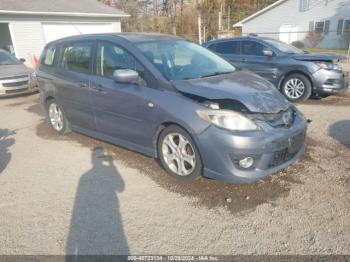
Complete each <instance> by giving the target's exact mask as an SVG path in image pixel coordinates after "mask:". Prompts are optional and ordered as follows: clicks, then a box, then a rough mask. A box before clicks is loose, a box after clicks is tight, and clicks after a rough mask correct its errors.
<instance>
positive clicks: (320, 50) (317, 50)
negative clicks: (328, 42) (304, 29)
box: [304, 48, 348, 56]
mask: <svg viewBox="0 0 350 262" xmlns="http://www.w3.org/2000/svg"><path fill="white" fill-rule="evenodd" d="M304 50H305V51H308V52H310V53H327V54H338V55H345V56H346V55H348V50H346V49H323V48H305V49H304Z"/></svg>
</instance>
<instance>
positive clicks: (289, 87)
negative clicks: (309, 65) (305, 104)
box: [284, 78, 305, 99]
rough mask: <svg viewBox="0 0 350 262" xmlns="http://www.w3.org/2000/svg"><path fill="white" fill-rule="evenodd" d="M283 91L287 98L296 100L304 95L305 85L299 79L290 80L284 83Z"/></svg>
mask: <svg viewBox="0 0 350 262" xmlns="http://www.w3.org/2000/svg"><path fill="white" fill-rule="evenodd" d="M284 90H285V93H286V95H287V96H288V97H289V98H292V99H298V98H300V97H301V96H302V95H303V94H304V91H305V85H304V83H303V81H301V80H300V79H299V78H291V79H289V80H288V81H287V82H286V84H285V86H284Z"/></svg>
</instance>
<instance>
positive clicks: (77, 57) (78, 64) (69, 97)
mask: <svg viewBox="0 0 350 262" xmlns="http://www.w3.org/2000/svg"><path fill="white" fill-rule="evenodd" d="M92 45H93V43H92V42H78V43H74V44H67V45H65V46H63V48H62V56H61V57H62V58H61V59H60V62H59V66H58V68H56V70H55V77H54V79H53V81H54V85H55V86H56V88H57V98H58V99H59V100H60V102H61V103H62V106H63V110H64V111H65V113H66V115H67V118H68V120H69V121H70V122H71V124H73V125H77V126H79V127H82V128H85V129H91V130H94V129H95V122H94V116H93V111H92V106H91V103H90V89H89V87H90V68H91V64H90V61H91V55H92Z"/></svg>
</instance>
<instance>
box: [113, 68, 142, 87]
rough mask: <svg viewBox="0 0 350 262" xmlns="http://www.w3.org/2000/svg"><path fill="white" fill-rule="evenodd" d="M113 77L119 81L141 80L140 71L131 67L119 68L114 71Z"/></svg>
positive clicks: (135, 81) (131, 82)
mask: <svg viewBox="0 0 350 262" xmlns="http://www.w3.org/2000/svg"><path fill="white" fill-rule="evenodd" d="M113 79H114V81H116V82H119V83H125V84H126V83H129V84H138V83H139V80H140V76H139V73H137V72H136V71H135V70H131V69H118V70H114V72H113Z"/></svg>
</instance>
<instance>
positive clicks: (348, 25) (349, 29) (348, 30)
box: [343, 19, 350, 34]
mask: <svg viewBox="0 0 350 262" xmlns="http://www.w3.org/2000/svg"><path fill="white" fill-rule="evenodd" d="M343 34H350V19H347V20H344V28H343Z"/></svg>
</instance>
